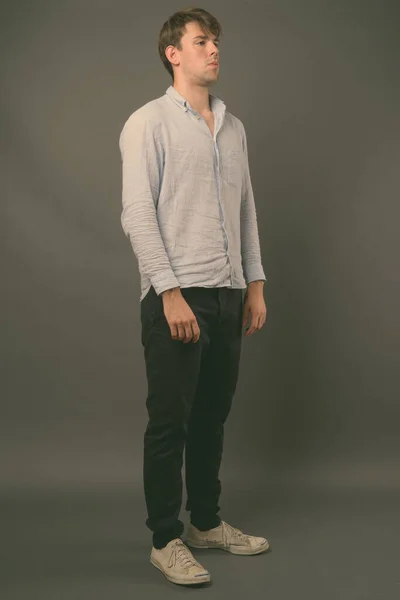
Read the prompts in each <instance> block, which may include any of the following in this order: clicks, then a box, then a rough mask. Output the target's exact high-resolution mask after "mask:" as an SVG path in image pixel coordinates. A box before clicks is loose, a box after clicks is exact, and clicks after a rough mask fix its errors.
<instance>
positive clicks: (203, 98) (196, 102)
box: [173, 82, 211, 114]
mask: <svg viewBox="0 0 400 600" xmlns="http://www.w3.org/2000/svg"><path fill="white" fill-rule="evenodd" d="M173 87H174V88H175V89H176V91H177V92H179V94H180V95H181V96H183V97H184V98H185V100H187V101H188V102H189V104H190V106H191V107H192V108H193V110H195V111H197V112H198V113H200V114H205V113H209V112H211V106H210V97H209V92H208V87H204V86H192V85H188V84H185V83H183V82H174V84H173Z"/></svg>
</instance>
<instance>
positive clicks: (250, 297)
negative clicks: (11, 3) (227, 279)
mask: <svg viewBox="0 0 400 600" xmlns="http://www.w3.org/2000/svg"><path fill="white" fill-rule="evenodd" d="M249 316H250V319H251V320H250V326H249V328H248V329H247V331H246V333H245V335H246V336H249V335H251V334H252V333H254V332H255V331H258V330H259V329H261V327H262V326H263V325H264V323H265V321H266V319H267V307H266V305H265V302H264V296H263V290H262V288H258V289H257V288H255V289H252V290H247V292H246V294H245V297H244V304H243V320H242V325H243V327H246V325H247V322H248V319H249Z"/></svg>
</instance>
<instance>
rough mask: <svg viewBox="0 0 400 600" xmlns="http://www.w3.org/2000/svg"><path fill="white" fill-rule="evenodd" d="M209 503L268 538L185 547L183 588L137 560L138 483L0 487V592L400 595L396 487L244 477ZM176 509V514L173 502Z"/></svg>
mask: <svg viewBox="0 0 400 600" xmlns="http://www.w3.org/2000/svg"><path fill="white" fill-rule="evenodd" d="M221 504H222V505H223V510H221V517H222V518H223V519H224V520H226V521H228V522H229V523H230V524H231V525H233V526H235V527H238V528H239V529H242V530H243V531H245V532H246V533H252V534H255V535H262V536H265V537H267V538H268V540H269V542H270V544H271V550H270V551H269V552H267V553H265V554H262V555H259V556H249V557H248V556H234V555H231V554H229V553H227V552H224V551H222V550H216V549H210V550H194V551H193V552H194V554H195V556H196V558H197V559H198V560H199V561H200V562H201V563H202V564H203V565H204V566H205V567H207V569H209V571H210V573H211V578H212V580H211V583H210V584H207V585H204V586H200V587H197V588H187V587H183V586H178V585H175V584H172V583H170V582H169V581H167V580H166V579H165V577H164V576H163V575H162V574H161V573H160V572H159V571H158V570H157V569H155V567H153V566H152V565H151V564H150V562H149V554H150V550H151V537H150V532H149V530H148V529H147V528H146V526H145V525H144V519H145V513H144V499H143V494H142V490H141V489H140V487H137V488H135V487H125V488H124V487H123V486H121V487H115V488H114V489H107V488H101V487H98V488H93V487H91V488H87V489H84V488H81V489H78V488H77V489H72V488H66V489H59V490H56V489H53V490H51V489H46V488H42V489H40V488H37V489H29V488H27V489H19V490H18V489H5V488H3V489H2V490H1V494H0V510H1V516H2V521H3V525H2V535H1V541H2V551H1V588H2V589H1V590H0V592H1V594H0V595H1V598H2V600H14V599H17V598H18V599H22V598H23V599H28V598H29V600H33V599H38V600H39V599H40V600H47V599H49V600H50V599H51V600H63V599H68V600H70V599H71V600H72V599H73V600H80V599H81V598H82V599H83V598H85V600H88V599H90V598H96V599H97V600H102V599H103V598H104V599H106V598H107V600H109V599H110V598H117V599H118V600H125V599H127V600H128V599H129V600H132V599H133V598H135V599H136V598H140V599H143V598H144V599H146V598H155V597H160V595H161V594H162V596H163V598H171V599H172V598H176V597H177V596H182V595H183V594H199V595H200V594H201V595H203V596H204V597H205V596H207V598H221V599H222V598H226V597H227V595H229V597H230V598H243V597H247V598H248V597H250V594H251V593H252V592H254V593H255V594H260V595H262V597H263V598H267V599H270V600H289V599H292V598H296V600H303V599H304V600H313V599H318V600H331V599H335V600H397V599H398V598H399V597H400V569H399V565H400V560H399V559H400V552H399V548H400V544H399V534H400V531H399V506H400V497H399V492H398V491H396V492H395V491H390V490H386V491H383V490H381V491H379V490H368V489H365V488H364V489H358V490H357V489H352V490H350V489H349V488H345V489H341V490H340V491H338V490H337V491H333V490H332V489H321V488H320V489H311V488H307V489H305V488H303V489H298V488H297V489H294V488H293V487H290V486H288V485H284V484H279V485H278V484H274V485H272V484H270V485H269V486H264V487H263V488H261V487H259V485H257V483H256V482H255V483H253V484H251V485H249V484H246V485H241V486H239V485H232V484H231V485H225V487H224V490H223V494H222V497H221ZM181 517H182V518H183V520H184V522H185V524H187V523H188V513H186V512H185V511H184V510H183V508H182V512H181ZM4 523H5V527H4ZM185 531H186V530H185Z"/></svg>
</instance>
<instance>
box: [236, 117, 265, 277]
mask: <svg viewBox="0 0 400 600" xmlns="http://www.w3.org/2000/svg"><path fill="white" fill-rule="evenodd" d="M241 129H242V147H243V152H244V158H245V165H244V176H243V182H242V198H241V203H240V244H241V254H242V268H243V275H244V278H245V281H246V285H248V284H249V283H250V282H251V281H257V280H264V281H266V277H265V273H264V270H263V267H262V264H261V251H260V241H259V236H258V226H257V214H256V206H255V202H254V194H253V188H252V185H251V178H250V168H249V158H248V152H247V139H246V132H245V129H244V126H243V124H242V127H241Z"/></svg>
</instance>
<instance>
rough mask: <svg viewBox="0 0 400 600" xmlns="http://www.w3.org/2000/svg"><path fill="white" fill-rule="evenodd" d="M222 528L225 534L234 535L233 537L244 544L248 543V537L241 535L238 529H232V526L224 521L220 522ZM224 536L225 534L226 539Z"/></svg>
mask: <svg viewBox="0 0 400 600" xmlns="http://www.w3.org/2000/svg"><path fill="white" fill-rule="evenodd" d="M222 528H223V529H225V532H226V534H228V535H229V534H231V535H234V536H235V537H238V538H239V539H240V540H242V541H243V542H245V543H246V544H248V543H249V538H248V536H247V535H246V534H245V533H243V531H240V529H236V527H232V525H229V523H225V521H223V522H222ZM226 534H225V539H226Z"/></svg>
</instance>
